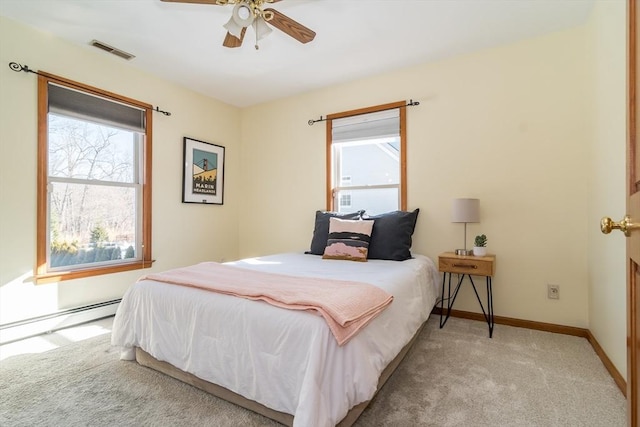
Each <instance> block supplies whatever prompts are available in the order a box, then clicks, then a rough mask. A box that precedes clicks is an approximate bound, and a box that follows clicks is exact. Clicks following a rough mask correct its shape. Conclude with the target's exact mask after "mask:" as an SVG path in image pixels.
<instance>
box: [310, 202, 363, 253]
mask: <svg viewBox="0 0 640 427" xmlns="http://www.w3.org/2000/svg"><path fill="white" fill-rule="evenodd" d="M363 213H364V211H357V212H353V213H339V212H329V211H316V224H315V227H314V228H313V238H312V239H311V249H310V250H308V251H307V252H305V254H313V255H322V254H324V249H325V248H326V247H327V239H328V237H329V219H330V218H331V217H334V218H340V219H360V218H361V217H362V214H363Z"/></svg>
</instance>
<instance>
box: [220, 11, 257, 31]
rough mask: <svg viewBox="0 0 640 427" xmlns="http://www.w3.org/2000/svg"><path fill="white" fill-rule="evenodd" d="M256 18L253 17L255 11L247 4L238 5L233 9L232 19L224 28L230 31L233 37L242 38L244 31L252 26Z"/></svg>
mask: <svg viewBox="0 0 640 427" xmlns="http://www.w3.org/2000/svg"><path fill="white" fill-rule="evenodd" d="M254 18H255V16H254V15H253V10H252V9H251V7H250V6H249V5H248V4H247V3H245V2H241V3H237V4H236V5H235V6H234V7H233V12H232V13H231V19H229V21H228V22H227V23H226V24H224V28H226V29H227V31H229V34H231V35H232V36H234V37H237V38H240V34H241V33H242V29H243V28H246V27H248V26H249V25H251V23H252V22H253V20H254Z"/></svg>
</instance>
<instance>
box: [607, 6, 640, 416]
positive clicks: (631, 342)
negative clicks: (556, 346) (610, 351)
mask: <svg viewBox="0 0 640 427" xmlns="http://www.w3.org/2000/svg"><path fill="white" fill-rule="evenodd" d="M639 13H640V8H639V7H638V0H628V42H629V43H628V48H629V50H628V53H627V59H628V74H627V168H626V195H627V196H626V198H627V213H626V215H625V216H624V218H623V219H622V220H621V221H620V222H615V221H612V220H611V219H610V218H603V219H602V223H601V224H600V227H601V229H602V232H603V233H610V232H611V230H614V229H618V230H620V231H621V232H623V233H624V235H625V236H626V243H627V248H626V256H625V258H626V269H627V420H628V425H629V426H631V427H637V426H638V424H639V422H640V406H639V404H640V396H639V393H640V390H639V389H638V376H639V375H640V312H639V311H640V148H639V147H640V138H638V129H640V114H639V112H640V96H636V94H637V91H638V89H639V88H640V73H639V72H638V65H639V64H638V58H640V54H639V53H640V41H639V34H638V31H637V23H638V22H639V21H640V18H639Z"/></svg>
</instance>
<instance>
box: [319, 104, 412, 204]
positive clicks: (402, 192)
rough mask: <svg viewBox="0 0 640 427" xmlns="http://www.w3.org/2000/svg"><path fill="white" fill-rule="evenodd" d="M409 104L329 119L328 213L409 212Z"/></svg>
mask: <svg viewBox="0 0 640 427" xmlns="http://www.w3.org/2000/svg"><path fill="white" fill-rule="evenodd" d="M405 110H406V104H405V103H404V102H397V103H393V104H386V105H380V106H377V107H371V108H366V109H362V110H355V111H348V112H344V113H338V114H332V115H329V116H328V117H327V159H328V161H327V177H328V179H327V209H328V210H337V211H338V212H346V211H352V210H354V209H364V210H366V211H367V213H368V214H369V215H376V214H379V213H383V212H389V211H394V210H406V148H405V147H406V137H405V131H404V129H405V128H406V126H405V123H406V114H405Z"/></svg>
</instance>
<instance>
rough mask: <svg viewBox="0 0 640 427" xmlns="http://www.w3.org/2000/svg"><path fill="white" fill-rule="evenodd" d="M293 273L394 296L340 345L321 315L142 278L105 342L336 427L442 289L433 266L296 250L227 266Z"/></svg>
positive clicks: (304, 420) (366, 394)
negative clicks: (356, 259) (139, 350)
mask: <svg viewBox="0 0 640 427" xmlns="http://www.w3.org/2000/svg"><path fill="white" fill-rule="evenodd" d="M228 264H229V265H235V266H238V267H241V268H249V269H254V270H264V271H270V272H277V273H281V274H289V275H294V276H311V277H327V278H335V279H342V280H352V281H360V282H366V283H370V284H373V285H376V286H379V287H380V288H382V289H385V290H386V291H387V292H389V293H391V294H392V295H393V296H394V300H393V302H392V303H391V305H390V306H389V307H387V308H386V309H385V310H384V311H383V312H382V313H381V314H380V315H379V316H378V317H377V318H375V319H374V320H373V321H372V322H371V323H370V324H369V325H368V326H367V327H365V328H364V329H363V330H362V331H360V333H359V334H358V335H356V336H355V337H354V338H353V339H352V340H351V341H349V342H348V343H347V344H346V345H344V346H342V347H339V346H338V345H337V343H336V340H335V338H334V337H333V335H332V334H331V332H330V330H329V328H328V326H327V324H326V323H325V321H324V320H323V318H322V317H320V316H318V315H316V314H314V313H312V312H300V311H294V310H286V309H283V308H278V307H274V306H272V305H269V304H267V303H265V302H261V301H251V300H247V299H243V298H237V297H232V296H228V295H222V294H216V293H213V292H209V291H206V290H201V289H195V288H187V287H184V286H177V285H171V284H166V283H160V282H154V281H150V280H144V281H141V282H137V283H135V284H134V285H132V286H131V287H130V288H129V289H128V290H127V292H126V294H125V295H124V297H123V299H122V302H121V304H120V306H119V308H118V311H117V313H116V317H115V320H114V325H113V332H112V339H111V342H112V344H113V345H115V346H120V347H122V348H123V352H122V355H123V356H122V358H125V359H132V358H133V352H132V351H131V349H133V347H140V348H142V349H143V350H145V351H146V352H148V353H149V354H151V355H152V356H154V357H155V358H156V359H158V360H162V361H166V362H168V363H170V364H172V365H173V366H176V367H177V368H180V369H182V370H183V371H186V372H189V373H192V374H194V375H196V376H197V377H200V378H202V379H204V380H207V381H209V382H213V383H215V384H218V385H221V386H223V387H225V388H227V389H229V390H231V391H234V392H235V393H238V394H240V395H242V396H244V397H246V398H248V399H251V400H255V401H257V402H259V403H261V404H263V405H265V406H267V407H269V408H272V409H275V410H277V411H281V412H285V413H288V414H292V415H294V426H295V427H303V426H304V427H316V426H317V427H326V426H334V425H335V424H337V423H338V422H339V421H340V420H341V419H342V418H344V416H345V415H346V414H347V412H348V411H349V409H350V408H351V407H353V406H354V405H357V404H359V403H361V402H364V401H366V400H369V399H371V397H372V396H373V394H374V393H375V390H376V385H377V382H378V377H379V376H380V373H381V372H382V370H383V369H384V368H385V367H386V365H387V364H388V363H389V362H390V361H391V360H392V359H393V358H394V357H395V356H396V355H397V354H398V352H399V351H400V350H401V349H402V347H404V345H405V344H406V343H407V342H408V341H409V340H410V339H411V337H412V336H413V335H414V334H415V332H416V331H417V329H418V328H419V327H420V325H421V324H422V323H423V322H424V321H425V320H426V319H427V318H428V316H429V313H430V312H431V309H432V308H433V306H434V304H435V301H436V297H437V295H438V287H439V279H438V272H437V269H436V267H435V265H434V263H433V262H432V261H431V260H430V259H429V258H427V257H424V256H421V255H414V258H413V259H410V260H407V261H402V262H398V261H382V260H369V261H368V262H366V263H359V262H353V261H340V260H323V259H322V258H321V257H319V256H314V255H306V254H301V253H289V254H279V255H272V256H265V257H259V258H250V259H245V260H241V261H237V262H232V263H228Z"/></svg>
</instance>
